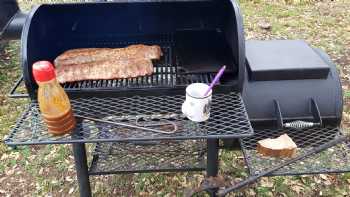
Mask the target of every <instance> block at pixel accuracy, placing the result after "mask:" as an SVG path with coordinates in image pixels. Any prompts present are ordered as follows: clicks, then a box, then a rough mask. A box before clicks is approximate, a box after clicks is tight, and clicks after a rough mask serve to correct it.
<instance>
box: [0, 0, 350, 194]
mask: <svg viewBox="0 0 350 197" xmlns="http://www.w3.org/2000/svg"><path fill="white" fill-rule="evenodd" d="M0 31H1V34H0V35H1V38H2V39H21V66H22V69H23V77H22V78H21V79H19V80H18V81H17V83H16V84H15V86H14V88H13V89H12V90H11V92H10V94H9V96H10V97H14V98H18V97H29V98H30V100H31V102H30V104H29V106H28V108H27V109H26V110H25V112H24V113H23V114H22V116H21V117H19V119H18V121H17V123H16V125H15V126H14V127H13V129H12V130H11V131H10V132H9V135H8V136H7V138H6V139H5V143H6V144H8V145H9V146H19V145H33V144H68V143H69V144H72V146H73V152H74V158H75V164H76V170H77V176H78V182H79V188H80V190H79V191H80V195H81V196H91V189H90V183H89V176H92V175H107V174H118V173H135V172H169V171H196V170H197V171H201V170H206V172H207V176H208V177H212V176H216V175H217V173H218V168H219V166H218V160H219V150H220V149H221V148H224V149H231V148H240V149H241V150H242V152H243V154H244V157H245V161H246V165H247V167H248V170H249V173H250V175H251V177H250V179H249V180H250V181H253V180H256V179H257V178H259V177H261V176H273V175H297V174H316V173H340V172H347V171H350V165H349V162H350V144H349V143H348V142H347V141H345V140H339V139H344V138H343V137H342V136H343V134H342V132H341V130H340V128H339V127H340V122H341V119H342V107H343V102H342V88H341V84H340V79H339V75H338V73H337V70H336V66H335V65H334V64H333V63H332V62H331V60H330V58H329V56H327V55H326V54H325V53H324V52H323V51H321V50H319V49H315V48H312V47H310V46H309V45H308V44H307V43H305V42H304V41H302V40H271V41H258V40H249V41H246V40H245V38H244V29H243V21H242V16H241V13H240V10H239V7H238V5H237V3H236V2H235V1H234V0H147V1H143V0H136V1H134V0H130V1H128V0H126V1H112V2H94V3H91V2H90V3H72V4H43V5H39V6H36V7H34V8H32V10H31V11H30V12H29V13H22V12H21V11H20V10H19V8H18V5H17V2H16V1H15V0H2V1H1V2H0ZM139 43H142V44H156V45H159V46H161V48H162V51H163V53H164V55H163V57H162V58H161V59H160V60H158V61H154V62H153V64H154V67H155V68H154V73H153V74H152V75H150V76H144V77H137V78H130V79H114V80H85V81H79V82H68V83H64V84H62V86H63V87H64V89H65V91H66V92H67V93H68V95H69V96H70V99H71V103H72V106H73V111H74V114H75V115H76V116H77V119H78V125H77V128H76V129H75V131H74V132H73V133H72V134H69V135H64V136H51V135H49V134H48V133H47V128H46V125H45V124H44V123H43V121H42V119H41V116H40V112H39V109H38V104H37V99H36V92H37V84H36V83H35V81H34V80H33V76H32V74H31V73H32V72H31V71H32V64H33V63H34V62H36V61H39V60H49V61H53V60H54V59H55V58H56V57H57V56H58V55H59V54H61V53H62V52H64V51H66V50H68V49H75V48H90V47H95V48H106V47H110V48H117V47H125V46H128V45H131V44H139ZM222 65H226V66H227V70H226V71H225V73H224V75H223V77H222V78H221V79H220V81H219V82H218V84H217V85H216V87H215V88H214V93H213V101H212V107H211V115H210V119H209V120H208V121H206V122H204V123H194V122H191V121H189V120H188V119H187V118H186V117H184V115H183V114H182V113H181V104H182V102H183V101H184V98H185V88H186V86H187V85H189V84H191V83H195V82H201V83H210V82H211V81H212V80H213V78H214V76H215V74H216V72H217V71H218V70H219V68H220V67H221V66H222ZM23 82H24V84H25V87H26V90H27V93H28V94H19V93H16V89H17V87H18V86H20V85H21V84H22V83H23ZM116 122H122V123H125V124H129V125H134V126H138V127H139V129H135V128H131V127H127V126H126V127H125V126H120V125H115V124H114V123H116ZM169 122H170V123H171V124H170V123H169ZM174 124H175V125H176V127H175V126H173V125H174ZM145 127H146V128H157V129H159V130H162V131H167V132H166V133H162V132H152V131H150V130H145V129H143V128H145ZM283 133H287V134H288V135H289V136H290V137H291V138H292V139H293V140H294V141H295V142H296V144H297V145H298V156H297V157H296V158H294V160H293V159H292V160H290V161H285V160H273V159H271V158H266V157H262V156H260V155H259V154H257V152H256V142H257V141H258V140H260V139H265V138H274V137H277V136H279V135H281V134H283ZM86 143H91V144H93V145H94V147H95V149H94V150H93V151H92V152H91V153H90V152H87V151H86V150H85V144H86ZM333 145H335V146H333ZM330 146H333V147H332V151H331V152H327V150H325V149H326V148H328V147H330ZM321 150H324V151H323V152H322V153H319V152H320V151H321ZM87 154H91V155H92V156H93V157H92V158H93V159H92V160H91V161H88V160H87ZM320 154H322V156H323V158H327V159H323V160H321V159H318V158H320ZM325 154H326V155H327V154H328V155H327V156H326V157H325V156H324V155H325ZM310 158H311V159H312V160H308V159H310ZM300 159H305V160H304V162H298V160H300ZM310 161H317V162H310ZM249 180H248V181H246V182H244V183H241V186H243V185H244V184H245V183H249ZM235 188H238V187H237V186H236V187H235ZM219 189H220V188H217V186H216V187H215V186H210V184H207V187H206V190H207V191H208V192H210V194H211V195H212V196H215V195H225V194H226V193H227V192H229V191H231V190H232V188H231V190H230V188H226V190H225V189H224V190H219Z"/></svg>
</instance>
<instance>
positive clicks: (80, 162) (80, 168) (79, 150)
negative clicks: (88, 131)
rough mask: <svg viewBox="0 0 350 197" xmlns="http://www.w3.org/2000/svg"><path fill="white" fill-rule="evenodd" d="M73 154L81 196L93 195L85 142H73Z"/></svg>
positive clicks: (89, 196)
mask: <svg viewBox="0 0 350 197" xmlns="http://www.w3.org/2000/svg"><path fill="white" fill-rule="evenodd" d="M73 154H74V160H75V169H76V171H77V178H78V183H79V193H80V196H81V197H91V188H90V181H89V174H88V166H87V159H86V150H85V144H84V143H73Z"/></svg>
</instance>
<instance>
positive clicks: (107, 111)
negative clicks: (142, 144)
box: [6, 92, 253, 145]
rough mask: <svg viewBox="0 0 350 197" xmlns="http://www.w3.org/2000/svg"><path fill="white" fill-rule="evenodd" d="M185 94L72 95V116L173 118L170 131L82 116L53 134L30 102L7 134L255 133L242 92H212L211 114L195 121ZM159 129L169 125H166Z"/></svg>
mask: <svg viewBox="0 0 350 197" xmlns="http://www.w3.org/2000/svg"><path fill="white" fill-rule="evenodd" d="M184 99H185V96H183V95H176V96H144V97H141V96H132V97H119V98H118V97H107V98H98V97H92V98H78V99H72V100H71V103H72V105H73V110H74V113H75V114H76V115H80V116H86V117H91V118H98V119H103V120H110V121H118V122H124V123H128V124H135V122H136V119H139V120H142V121H140V123H142V124H143V123H147V124H149V123H152V124H153V123H160V122H162V123H164V121H171V122H173V123H176V125H177V126H178V130H177V132H176V133H173V134H161V133H154V132H151V131H144V130H137V129H130V128H126V127H120V126H115V125H111V124H106V123H101V122H94V121H91V120H86V119H85V120H83V121H81V122H80V123H78V126H77V128H76V130H75V132H74V133H73V134H72V135H64V136H59V137H55V136H52V135H50V134H48V133H47V128H46V126H45V124H44V123H43V122H42V120H41V116H40V113H39V111H38V105H37V104H36V103H33V104H31V105H30V106H29V109H28V110H27V111H26V112H25V113H24V114H23V117H22V118H20V119H19V121H18V122H17V124H16V126H15V127H14V129H13V130H12V131H11V133H10V135H9V136H8V138H7V139H6V143H7V144H9V145H20V144H21V145H24V144H48V143H71V142H103V141H104V142H106V141H110V142H111V141H135V140H155V139H157V140H160V139H196V138H201V139H203V138H218V137H220V138H237V137H244V136H250V135H252V134H253V130H252V128H251V125H250V122H249V119H248V116H247V113H246V110H245V107H244V104H243V101H242V98H241V95H240V94H239V93H234V92H232V93H230V94H215V95H213V99H212V106H211V115H210V119H209V120H208V121H206V122H204V123H194V122H192V121H189V120H188V119H187V118H185V117H184V116H183V115H182V113H181V109H180V108H181V105H182V103H183V101H184ZM140 118H141V119H140ZM158 129H162V130H167V131H169V130H171V129H172V128H170V129H169V126H168V125H163V126H161V127H159V128H158Z"/></svg>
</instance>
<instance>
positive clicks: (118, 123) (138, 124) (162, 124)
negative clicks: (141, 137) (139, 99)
mask: <svg viewBox="0 0 350 197" xmlns="http://www.w3.org/2000/svg"><path fill="white" fill-rule="evenodd" d="M75 117H77V118H82V119H86V120H92V121H96V122H102V123H107V124H113V125H118V126H123V127H129V128H134V129H140V130H144V131H151V132H154V133H161V134H174V133H175V132H176V131H177V130H178V127H177V125H176V123H175V122H173V121H170V120H166V119H165V120H164V121H165V122H166V123H156V124H143V125H142V124H140V119H142V118H144V116H139V117H137V118H136V120H135V125H132V124H127V123H122V122H116V121H111V120H102V119H98V118H91V117H86V116H80V115H75ZM164 125H172V126H173V130H171V131H163V130H159V129H152V128H148V127H154V126H164Z"/></svg>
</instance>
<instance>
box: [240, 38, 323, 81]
mask: <svg viewBox="0 0 350 197" xmlns="http://www.w3.org/2000/svg"><path fill="white" fill-rule="evenodd" d="M246 58H247V61H248V62H247V63H248V67H249V74H250V79H251V80H257V81H270V80H294V79H322V78H327V76H328V73H329V65H328V64H327V63H326V62H324V61H323V60H322V59H321V57H320V56H319V55H318V54H317V53H316V52H315V51H314V50H313V49H312V48H311V47H310V46H309V45H308V44H307V43H306V42H304V41H302V40H271V41H257V40H250V41H247V42H246Z"/></svg>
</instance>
